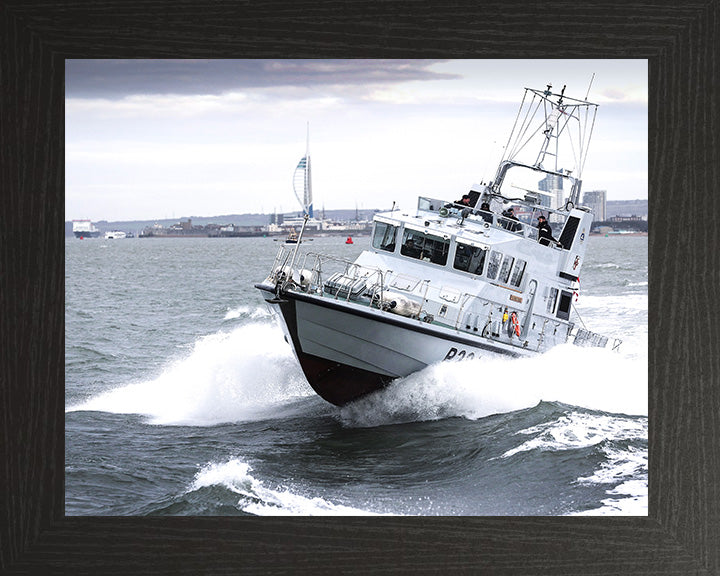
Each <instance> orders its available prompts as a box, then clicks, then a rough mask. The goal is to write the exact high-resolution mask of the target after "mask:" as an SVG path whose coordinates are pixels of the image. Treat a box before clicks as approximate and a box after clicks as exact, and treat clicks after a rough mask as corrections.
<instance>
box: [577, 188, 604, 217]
mask: <svg viewBox="0 0 720 576" xmlns="http://www.w3.org/2000/svg"><path fill="white" fill-rule="evenodd" d="M583 205H585V206H587V207H588V208H590V211H591V212H592V213H593V215H594V217H595V220H596V221H599V222H602V221H604V220H605V219H606V218H607V211H606V209H605V207H606V205H607V190H588V191H587V192H585V194H583Z"/></svg>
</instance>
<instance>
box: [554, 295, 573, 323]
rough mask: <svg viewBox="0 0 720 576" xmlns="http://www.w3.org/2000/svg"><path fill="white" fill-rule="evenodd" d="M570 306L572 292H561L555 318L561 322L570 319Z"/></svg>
mask: <svg viewBox="0 0 720 576" xmlns="http://www.w3.org/2000/svg"><path fill="white" fill-rule="evenodd" d="M570 304H572V292H568V291H567V290H563V291H562V292H560V303H559V304H558V311H557V317H558V318H560V319H561V320H569V319H570Z"/></svg>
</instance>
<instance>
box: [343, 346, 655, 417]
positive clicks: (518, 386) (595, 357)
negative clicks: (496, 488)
mask: <svg viewBox="0 0 720 576" xmlns="http://www.w3.org/2000/svg"><path fill="white" fill-rule="evenodd" d="M647 379H648V378H647V364H646V363H645V362H642V361H640V362H639V361H637V360H634V359H628V358H626V357H624V356H622V355H620V354H618V353H616V352H612V351H610V350H608V349H600V348H580V347H577V346H573V345H572V344H564V345H562V346H557V347H555V348H553V349H552V350H550V351H549V352H547V353H546V354H542V355H539V356H534V357H530V358H519V359H512V360H509V359H507V358H498V357H488V358H475V359H472V360H464V361H462V362H441V363H438V364H434V365H432V366H428V367H427V368H426V369H425V370H422V371H420V372H417V373H415V374H411V375H410V376H408V377H406V378H401V379H398V380H396V381H395V382H393V383H392V384H391V385H390V386H389V387H388V388H386V389H384V390H382V391H380V392H377V393H375V394H372V395H370V396H367V397H365V398H361V399H359V400H357V401H355V402H353V403H352V404H349V405H347V406H345V407H343V408H342V409H341V411H340V417H341V419H342V421H343V423H344V424H346V425H349V426H378V425H382V424H393V423H400V422H410V421H417V420H437V419H441V418H448V417H453V416H460V417H464V418H469V419H478V418H482V417H485V416H489V415H491V414H498V413H504V412H512V411H515V410H521V409H524V408H530V407H532V406H536V405H537V404H538V403H539V402H541V401H548V402H562V403H563V404H569V405H572V406H579V407H583V408H588V409H591V410H601V411H604V412H611V413H616V414H632V415H647V410H648V408H647Z"/></svg>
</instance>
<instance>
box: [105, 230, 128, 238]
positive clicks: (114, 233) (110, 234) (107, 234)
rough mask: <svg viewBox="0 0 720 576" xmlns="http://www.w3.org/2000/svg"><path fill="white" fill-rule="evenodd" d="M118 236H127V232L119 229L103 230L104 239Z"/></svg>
mask: <svg viewBox="0 0 720 576" xmlns="http://www.w3.org/2000/svg"><path fill="white" fill-rule="evenodd" d="M120 238H127V234H126V233H125V232H122V231H121V230H110V231H109V232H105V240H113V239H120Z"/></svg>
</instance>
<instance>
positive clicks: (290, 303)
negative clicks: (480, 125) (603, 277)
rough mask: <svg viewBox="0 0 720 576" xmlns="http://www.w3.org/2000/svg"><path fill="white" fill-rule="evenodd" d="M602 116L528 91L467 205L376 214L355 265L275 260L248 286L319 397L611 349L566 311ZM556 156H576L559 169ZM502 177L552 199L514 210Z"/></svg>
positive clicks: (281, 255) (293, 251) (527, 194)
mask: <svg viewBox="0 0 720 576" xmlns="http://www.w3.org/2000/svg"><path fill="white" fill-rule="evenodd" d="M597 108H598V105H597V104H593V103H591V102H588V101H587V97H586V98H585V100H577V99H574V98H570V97H567V96H565V87H563V89H562V91H560V92H559V93H555V92H553V91H552V86H550V85H548V87H547V89H546V90H537V89H530V88H526V89H525V97H524V98H523V101H522V104H521V105H520V110H519V112H518V118H522V119H523V120H522V122H517V121H516V124H515V126H514V127H513V130H512V132H511V135H510V138H509V140H508V145H507V146H506V148H505V149H504V156H503V158H502V159H501V161H500V164H499V166H498V168H497V171H496V173H495V178H494V180H493V181H491V182H489V183H487V184H486V183H480V184H474V185H473V186H472V187H471V189H470V191H469V192H468V193H466V194H464V195H463V198H462V200H457V201H454V202H453V201H449V200H448V199H443V198H432V197H425V196H422V197H420V198H418V203H417V208H416V209H414V210H406V211H401V210H396V209H395V208H394V206H393V209H392V210H391V211H388V212H384V213H378V214H376V215H375V216H374V217H373V231H372V236H371V241H370V245H369V246H368V248H367V249H366V250H365V251H364V252H362V254H360V256H359V257H358V258H357V259H356V260H354V261H350V260H347V259H344V258H342V257H339V256H337V255H332V254H317V253H312V252H308V253H306V254H301V253H300V252H299V246H295V247H294V248H286V247H281V248H280V250H279V252H278V254H277V256H276V258H275V261H274V263H273V266H272V269H271V270H270V273H269V275H268V277H267V278H266V279H265V280H263V281H262V282H260V283H259V284H256V285H255V286H256V288H258V289H259V290H260V291H261V293H262V295H263V297H264V299H265V300H266V302H267V303H268V305H269V307H270V309H271V310H272V311H273V313H275V314H276V316H277V317H278V318H279V320H280V323H281V326H282V328H283V331H284V333H285V339H286V341H287V342H288V343H290V344H291V346H292V348H293V350H294V352H295V356H296V358H297V359H298V362H299V364H300V366H301V368H302V370H303V373H304V374H305V377H306V378H307V380H308V382H309V383H310V385H311V386H312V388H313V389H314V390H315V392H316V393H317V394H318V395H320V396H321V397H322V398H324V399H325V400H327V401H328V402H331V403H333V404H336V405H338V406H342V405H344V404H347V403H348V402H351V401H353V400H355V399H357V398H360V397H362V396H364V395H367V394H370V393H372V392H374V391H376V390H379V389H381V388H383V387H385V386H387V385H388V384H389V383H390V382H392V381H393V380H394V379H396V378H401V377H404V376H407V375H409V374H412V373H414V372H417V371H419V370H422V369H423V368H425V367H427V366H429V365H431V364H433V363H437V362H442V361H458V360H463V359H469V358H476V359H477V358H480V359H482V358H490V357H497V356H505V357H508V358H520V357H525V356H531V355H536V354H541V353H543V352H545V351H547V350H549V349H551V348H552V347H554V346H557V345H559V344H564V343H567V342H571V343H573V344H575V345H578V346H595V347H606V346H607V345H608V343H609V338H608V337H607V336H603V335H600V334H597V333H594V332H591V331H590V330H588V329H586V328H585V326H584V325H582V321H581V320H580V319H579V317H578V316H577V313H576V312H575V314H573V312H574V310H573V305H572V304H573V298H574V296H575V295H576V294H577V293H578V292H579V290H580V283H579V280H580V272H581V269H582V266H583V263H584V259H585V251H586V248H587V244H588V237H589V233H590V225H591V223H592V219H593V215H592V213H591V211H590V209H589V208H586V207H584V206H580V205H579V200H580V190H581V185H582V181H581V174H582V168H583V166H584V164H585V159H586V156H587V149H588V144H589V140H590V135H591V133H592V127H593V126H594V121H595V116H596V113H597ZM571 131H572V136H571ZM588 131H589V134H588ZM528 134H531V135H532V136H531V137H528ZM578 135H579V136H578ZM578 137H579V142H580V145H579V146H578V145H577V142H578V141H577V140H575V139H576V138H578ZM570 138H572V140H571V139H570ZM565 143H567V144H569V146H568V148H571V149H572V154H569V155H567V156H565V155H564V156H561V155H560V151H561V150H563V149H564V148H565V147H564V144H565ZM535 144H539V153H538V150H537V147H535ZM561 144H563V145H562V146H561ZM528 148H534V149H533V150H530V151H528ZM578 151H579V152H580V153H579V154H578ZM526 158H529V159H526ZM546 162H547V163H548V164H550V163H552V165H551V166H545V163H546ZM566 162H568V163H570V165H569V166H567V167H566V166H564V165H563V164H565V163H566ZM568 168H571V169H568ZM511 170H512V171H513V175H516V174H517V175H518V176H519V177H523V175H524V176H525V177H526V179H528V180H530V181H533V179H534V182H538V180H540V183H538V186H539V187H540V188H543V189H544V190H546V191H550V194H548V193H543V192H540V191H535V190H532V189H530V190H525V191H524V195H523V196H521V197H517V192H514V191H512V190H511V191H508V188H514V186H513V185H512V184H509V183H508V184H507V185H505V186H504V184H505V182H506V176H507V174H508V172H509V171H511ZM518 173H519V174H518ZM541 184H542V185H541ZM566 192H569V193H568V194H567V195H566ZM308 218H309V215H308V214H307V213H306V214H305V223H304V224H303V226H302V228H301V230H300V235H299V238H298V243H299V242H300V241H301V240H302V237H303V233H304V231H305V224H306V223H307V222H308ZM556 238H557V239H556ZM577 322H580V325H578V324H577ZM619 345H620V341H619V340H615V341H614V342H612V347H613V348H617V347H618V346H619ZM495 384H496V383H493V382H487V383H483V384H478V385H479V386H481V385H484V386H488V387H490V386H495Z"/></svg>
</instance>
